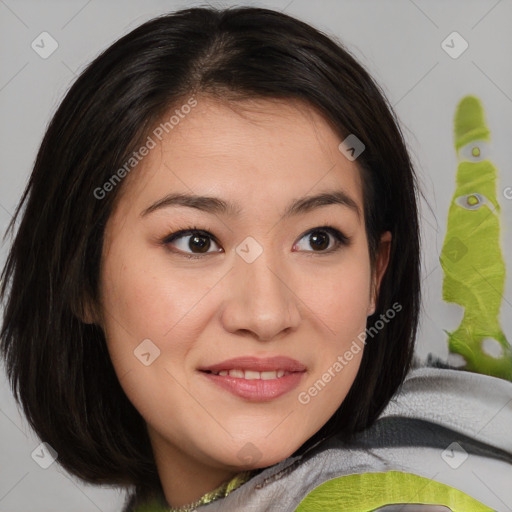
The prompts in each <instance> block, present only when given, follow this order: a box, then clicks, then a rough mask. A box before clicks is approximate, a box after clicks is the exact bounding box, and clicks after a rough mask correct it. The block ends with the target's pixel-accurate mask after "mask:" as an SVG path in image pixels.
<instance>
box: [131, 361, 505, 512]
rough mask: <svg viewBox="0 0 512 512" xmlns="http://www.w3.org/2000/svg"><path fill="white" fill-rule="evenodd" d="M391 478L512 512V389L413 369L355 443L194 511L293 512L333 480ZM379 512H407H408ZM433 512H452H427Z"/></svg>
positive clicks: (312, 451)
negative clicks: (399, 476)
mask: <svg viewBox="0 0 512 512" xmlns="http://www.w3.org/2000/svg"><path fill="white" fill-rule="evenodd" d="M389 471H400V472H404V473H412V474H413V475H418V476H420V477H424V478H426V479H428V481H430V480H433V481H435V482H439V483H442V484H446V485H448V486H450V487H452V488H455V489H458V490H459V491H462V492H463V493H465V494H467V495H469V496H470V497H472V498H474V499H476V500H477V501H479V502H480V503H482V504H483V505H486V506H487V507H489V508H491V509H493V510H496V511H498V512H512V383H511V382H508V381H505V380H502V379H498V378H495V377H489V376H487V375H481V374H476V373H469V372H464V371H458V370H454V369H440V368H431V367H426V368H415V369H412V370H411V371H410V372H409V374H408V375H407V377H406V379H405V381H404V383H403V385H402V387H401V388H400V390H399V392H398V393H396V394H395V395H394V397H393V399H392V400H391V402H390V403H389V404H388V406H387V407H386V408H385V410H384V411H383V413H382V414H381V415H380V416H379V419H378V420H377V421H376V422H375V423H374V424H373V425H372V426H371V427H369V428H368V429H366V430H364V431H363V432H361V433H359V434H357V435H356V436H355V438H354V439H353V440H352V441H351V442H350V443H345V442H343V441H341V440H339V439H337V438H336V437H330V438H329V439H327V440H324V441H320V442H319V443H317V444H316V445H315V446H312V447H310V448H309V449H308V450H307V451H305V452H304V453H303V454H301V455H299V456H296V457H290V458H287V459H285V460H283V461H282V462H280V463H278V464H276V465H274V466H271V467H268V468H265V469H264V470H262V471H261V472H260V473H259V474H257V475H256V476H254V477H253V478H251V479H250V480H249V481H248V482H246V483H245V484H243V485H242V486H241V487H239V488H238V489H236V490H235V491H233V492H232V493H231V494H229V495H228V496H226V497H225V498H222V499H219V500H217V501H214V502H212V503H209V504H207V505H202V506H200V507H199V508H198V509H196V510H197V512H203V511H204V512H220V511H222V512H267V511H268V512H293V511H295V510H296V508H297V507H298V506H299V504H300V503H301V501H302V500H303V499H304V498H305V497H306V496H307V495H308V494H309V493H310V492H311V491H313V490H314V489H315V488H317V487H318V486H320V485H321V484H323V483H324V482H327V481H328V480H331V479H334V478H337V477H342V476H346V475H353V474H361V473H381V472H382V473H385V472H389ZM161 500H163V501H162V503H165V500H164V498H163V497H161ZM402 503H403V502H402ZM131 510H135V509H132V508H130V507H128V508H126V509H125V511H126V512H128V511H131ZM145 510H147V509H145ZM159 510H161V509H159ZM163 510H165V508H164V509H163ZM331 510H333V509H332V508H328V507H325V511H326V512H331ZM378 510H382V511H383V512H384V511H386V512H392V511H395V510H400V511H401V512H408V509H407V508H406V507H403V506H399V507H398V508H389V507H383V508H382V509H380V508H379V509H378ZM409 510H415V511H416V510H418V511H419V509H412V508H411V509H409ZM427 510H428V511H429V512H430V511H433V510H450V509H449V508H441V509H439V508H436V507H434V508H433V507H432V506H430V507H428V508H427V509H424V508H422V509H421V511H422V512H423V511H425V512H426V511H427ZM322 511H323V508H322Z"/></svg>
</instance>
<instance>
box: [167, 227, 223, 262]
mask: <svg viewBox="0 0 512 512" xmlns="http://www.w3.org/2000/svg"><path fill="white" fill-rule="evenodd" d="M163 243H164V244H165V245H173V246H175V247H177V248H178V249H179V252H182V253H184V254H183V256H185V257H187V258H196V257H197V258H200V257H201V256H202V255H205V254H211V253H215V252H222V249H220V248H219V247H218V244H217V242H216V241H215V239H214V237H213V235H211V234H210V233H208V232H207V231H203V230H200V229H196V228H191V229H184V230H181V231H177V232H176V233H173V234H171V235H169V236H167V237H166V238H165V239H164V240H163ZM212 244H213V245H215V246H217V250H214V251H209V249H210V248H211V247H212ZM188 251H190V252H188ZM194 255H197V256H194Z"/></svg>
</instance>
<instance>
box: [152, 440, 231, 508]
mask: <svg viewBox="0 0 512 512" xmlns="http://www.w3.org/2000/svg"><path fill="white" fill-rule="evenodd" d="M150 438H151V443H152V445H153V452H154V454H155V462H156V466H157V469H158V475H159V477H160V481H161V483H162V487H163V490H164V494H165V499H166V500H167V503H168V504H169V505H170V506H171V507H173V508H178V507H182V506H184V505H187V504H189V503H193V502H195V501H196V500H198V499H200V498H201V497H202V496H203V495H204V494H206V493H207V492H210V491H213V490H214V489H216V488H217V487H219V486H220V485H221V484H223V483H224V482H226V481H228V480H230V479H231V478H233V477H234V476H235V475H236V474H237V472H235V471H230V470H224V469H221V468H217V467H213V466H208V465H205V464H203V463H200V462H198V461H197V460H195V459H193V458H191V457H190V456H189V455H186V454H184V453H183V452H182V451H180V450H179V449H178V448H177V447H175V446H170V445H169V444H168V443H166V442H165V440H163V439H162V438H160V437H159V436H158V434H157V433H155V432H154V431H153V432H151V433H150Z"/></svg>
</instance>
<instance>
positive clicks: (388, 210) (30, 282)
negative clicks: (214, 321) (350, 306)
mask: <svg viewBox="0 0 512 512" xmlns="http://www.w3.org/2000/svg"><path fill="white" fill-rule="evenodd" d="M201 94H204V95H209V96H212V97H214V98H217V99H218V100H220V101H223V102H226V101H227V102H236V101H238V100H245V99H265V98H267V99H281V100H287V99H290V100H301V101H302V102H303V103H304V104H306V105H307V106H309V107H310V108H313V109H315V110H316V111H317V112H319V113H320V114H321V115H322V116H323V118H324V119H325V120H326V121H327V122H328V123H329V124H330V126H331V127H332V129H333V130H335V132H336V133H337V134H339V136H340V140H344V139H345V138H346V137H347V136H348V135H349V134H355V135H356V136H357V137H358V138H359V139H360V140H361V141H362V142H363V143H364V145H365V150H364V152H363V153H362V154H361V155H360V156H359V157H358V159H357V164H358V166H359V168H360V171H361V173H362V178H363V197H364V216H365V231H366V234H367V239H368V247H369V256H370V261H371V265H372V269H374V268H375V267H374V264H375V256H376V251H377V248H378V242H379V239H380V235H381V234H382V233H383V232H384V231H386V230H389V231H391V233H392V236H393V238H392V243H391V251H390V261H389V265H388V268H387V272H386V273H385V276H384V278H383V281H382V283H381V291H380V294H379V297H378V301H377V304H376V311H375V313H374V314H373V315H372V316H370V317H369V318H368V323H369V324H370V325H372V324H373V323H374V322H376V321H377V320H378V319H379V318H383V316H384V313H385V312H387V311H389V310H390V309H391V308H392V305H393V304H395V303H398V304H400V305H401V307H402V309H401V312H400V314H399V315H397V319H396V320H394V321H392V322H386V323H384V322H382V321H381V322H380V323H382V324H384V325H383V328H382V329H380V330H379V331H378V333H377V334H375V335H374V336H372V338H368V339H367V345H366V348H365V350H364V355H363V358H362V362H361V366H360V369H359V372H358V374H357V377H356V379H355V381H354V383H353V385H352V387H351V389H350V392H349V394H348V396H347V397H346V398H345V400H344V402H343V404H342V405H341V407H340V408H339V409H338V410H337V411H336V413H335V414H334V415H333V416H332V417H331V418H330V420H329V421H328V422H327V423H326V424H325V425H324V426H323V427H322V429H320V430H319V431H318V432H317V433H316V434H315V435H314V436H313V437H311V438H310V439H309V440H308V441H307V442H306V443H305V444H304V445H302V446H301V447H300V448H299V449H298V450H297V451H296V452H295V455H296V454H298V453H300V452H302V451H304V450H305V449H306V448H308V447H309V446H311V445H313V444H314V443H316V442H317V441H319V440H320V439H323V438H325V437H326V436H330V435H339V436H341V437H342V438H343V439H348V438H349V437H350V436H351V435H352V434H353V433H355V432H357V431H360V430H362V429H364V428H366V427H368V426H370V425H371V424H372V423H373V422H374V421H375V420H376V418H377V417H378V415H379V414H380V413H381V411H382V410H383V408H384V407H385V406H386V405H387V403H388V402H389V400H390V398H391V397H392V395H393V394H394V393H395V392H396V391H397V390H398V388H399V386H400V385H401V384H402V382H403V380H404V378H405V375H406V374H407V372H408V371H409V369H410V368H411V367H412V359H413V350H414V340H415V337H416V331H417V325H418V316H419V309H420V284H421V283H420V268H421V264H420V232H419V225H418V209H417V188H416V179H417V178H416V176H415V173H414V169H413V167H412V163H411V160H410V157H409V154H408V151H407V149H406V146H405V142H404V138H403V134H402V132H401V130H400V128H399V126H398V121H397V120H396V115H395V113H394V112H393V109H392V107H391V105H389V103H388V101H387V99H386V98H385V95H384V93H383V92H382V90H381V89H380V88H379V86H378V85H377V84H376V83H374V81H373V79H372V78H371V77H370V75H369V73H368V72H367V71H365V69H363V67H362V66H361V65H360V64H359V63H358V62H357V61H356V60H355V58H354V57H352V56H351V54H349V53H348V52H347V50H345V49H344V47H343V46H342V45H341V44H339V43H337V42H335V41H334V40H333V39H330V38H329V37H327V36H326V35H324V34H323V33H321V32H319V31H317V30H316V29H314V28H312V27H311V26H309V25H307V24H306V23H303V22H301V21H298V20H296V19H294V18H293V17H290V16H288V15H285V14H282V13H280V12H275V11H272V10H267V9H262V8H247V7H240V8H229V9H211V8H192V9H184V10H181V11H177V12H175V13H172V14H166V15H163V16H161V17H157V18H155V19H152V20H150V21H148V22H146V23H144V24H143V25H141V26H139V27H138V28H136V29H135V30H133V31H132V32H130V33H128V34H127V35H125V36H123V37H122V38H120V39H119V40H118V41H116V42H115V43H114V44H112V45H111V46H110V47H109V48H108V49H106V50H105V51H104V52H103V53H101V54H100V55H99V56H98V57H97V58H96V59H95V60H94V61H92V63H90V64H89V65H88V66H87V68H86V69H85V70H84V71H83V72H82V73H81V75H80V76H79V77H78V78H77V80H76V81H75V82H74V84H73V85H72V86H71V88H70V89H69V91H68V92H67V94H66V95H65V98H64V99H63V101H62V103H61V104H60V106H59V108H58V110H57V111H56V113H55V115H54V116H53V118H52V120H51V122H50V124H49V126H48V128H47V131H46V134H45V136H44V138H43V141H42V143H41V146H40V149H39V152H38V154H37V157H36V160H35V164H34V168H33V171H32V174H31V176H30V179H29V181H28V183H27V186H26V188H25V190H24V192H23V195H22V197H21V199H20V202H19V204H18V206H17V208H16V211H15V215H14V217H13V219H12V221H11V223H10V224H9V226H8V230H7V232H6V234H5V235H4V239H5V236H7V233H9V231H11V235H12V232H13V229H14V224H15V221H16V219H18V217H20V215H21V212H22V210H23V213H22V215H21V221H20V224H19V227H18V230H17V233H16V235H15V238H14V240H13V244H12V246H11V248H10V252H9V254H8V257H7V261H6V264H5V267H4V268H3V272H2V275H1V278H2V284H1V287H0V300H1V301H2V303H3V304H4V314H3V325H2V330H1V331H0V337H1V343H2V344H1V350H2V357H3V358H4V359H5V362H6V371H7V375H8V379H9V383H10V385H11V387H12V389H13V393H14V396H15V398H16V401H17V402H18V404H21V405H22V407H23V410H24V412H25V414H26V416H27V419H28V421H29V423H30V425H31V426H32V428H33V429H34V430H35V432H36V433H37V434H38V436H39V437H40V438H41V439H42V440H44V441H46V442H48V443H49V444H50V445H51V446H52V447H53V448H54V449H55V450H56V451H57V452H58V460H59V462H60V464H61V465H62V466H63V467H64V468H65V469H66V470H68V471H69V472H70V473H72V474H74V475H76V476H78V477H79V478H81V479H83V480H85V481H88V482H91V483H97V484H110V485H135V486H137V488H139V489H151V488H153V489H155V488H156V487H158V486H159V485H160V484H159V478H158V473H157V469H156V465H155V462H154V457H153V453H152V449H151V445H150V442H149V437H148V434H147V431H146V425H145V422H144V420H143V418H142V417H141V415H140V414H139V413H138V411H137V410H136V409H135V408H134V406H133V405H132V404H131V402H130V401H129V400H128V398H127V397H126V395H125V394H124V391H123V390H122V388H121V386H120V384H119V382H118V379H117V377H116V374H115V372H114V368H113V365H112V363H111V360H110V357H109V353H108V351H107V348H106V341H105V336H104V333H103V331H102V329H101V328H100V327H99V326H98V325H96V324H91V323H86V322H84V321H83V319H84V316H83V315H84V312H85V311H87V309H86V308H87V305H88V304H92V305H93V307H94V306H95V305H97V304H98V303H97V300H98V285H99V282H98V281H99V269H100V258H101V254H102V242H103V232H104V228H105V225H106V222H107V220H108V219H109V216H110V214H111V212H112V211H113V207H114V205H115V201H116V199H117V200H118V199H119V197H120V196H119V194H120V191H121V190H122V189H123V184H124V183H120V184H119V185H118V186H116V187H114V189H113V190H112V191H111V192H110V193H108V194H105V196H104V197H102V198H100V199H98V198H97V197H96V196H97V195H98V194H97V192H96V194H95V190H96V191H97V189H98V187H101V186H102V185H103V184H104V183H106V182H107V181H108V180H109V179H110V178H111V177H112V175H113V173H114V172H115V171H116V170H117V169H119V168H120V167H121V166H122V165H123V162H126V161H127V160H128V159H129V158H130V155H131V154H132V153H133V151H134V150H136V149H137V148H138V147H140V145H141V144H142V143H143V141H145V140H146V138H147V136H148V134H149V133H151V132H150V131H151V129H152V128H153V127H154V126H156V125H157V123H159V122H160V120H161V119H162V118H163V116H164V115H165V114H166V113H167V112H168V111H169V109H171V108H174V107H175V106H179V105H180V104H182V102H184V101H185V100H186V99H187V98H190V96H191V95H194V96H195V97H198V96H197V95H201ZM184 98H185V100H184ZM135 172H136V170H135V169H134V171H133V174H135Z"/></svg>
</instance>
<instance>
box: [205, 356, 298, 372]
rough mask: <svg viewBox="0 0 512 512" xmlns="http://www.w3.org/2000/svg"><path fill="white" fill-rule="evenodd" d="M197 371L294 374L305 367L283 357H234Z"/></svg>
mask: <svg viewBox="0 0 512 512" xmlns="http://www.w3.org/2000/svg"><path fill="white" fill-rule="evenodd" d="M199 370H201V371H203V372H211V373H219V372H221V371H228V372H229V371H231V370H243V371H252V372H260V373H261V372H277V371H279V370H282V371H284V372H289V373H294V372H304V371H305V370H306V367H305V366H304V365H303V364H302V363H299V361H296V360H295V359H291V358H289V357H284V356H275V357H267V358H263V359H260V358H257V357H236V358H234V359H229V360H227V361H223V362H222V363H217V364H213V365H211V366H206V367H202V368H199Z"/></svg>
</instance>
